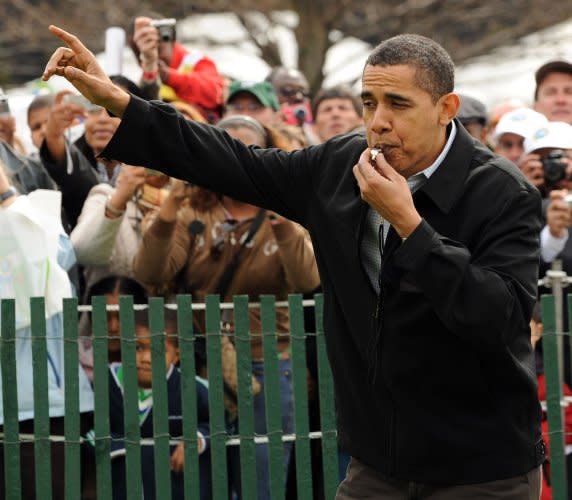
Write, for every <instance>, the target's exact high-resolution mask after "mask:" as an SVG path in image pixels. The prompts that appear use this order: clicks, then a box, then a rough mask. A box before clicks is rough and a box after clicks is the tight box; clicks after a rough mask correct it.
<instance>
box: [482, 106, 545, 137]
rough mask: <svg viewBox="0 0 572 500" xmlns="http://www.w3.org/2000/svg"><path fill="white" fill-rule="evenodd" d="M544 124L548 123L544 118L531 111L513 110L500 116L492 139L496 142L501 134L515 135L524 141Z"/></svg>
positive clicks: (527, 109)
mask: <svg viewBox="0 0 572 500" xmlns="http://www.w3.org/2000/svg"><path fill="white" fill-rule="evenodd" d="M545 123H548V120H547V119H546V117H545V116H544V115H543V114H541V113H538V112H537V111H534V110H533V109H530V108H518V109H513V110H512V111H508V112H506V113H505V114H504V115H502V116H501V118H500V120H499V122H498V123H497V126H496V127H495V131H494V133H493V139H494V140H495V141H497V140H498V138H499V137H500V136H501V135H503V134H516V135H520V136H521V137H524V138H525V139H526V138H528V137H529V136H530V135H532V133H533V132H534V131H535V130H537V129H539V128H541V127H542V126H543V125H544V124H545Z"/></svg>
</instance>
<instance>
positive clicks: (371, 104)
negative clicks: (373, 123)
mask: <svg viewBox="0 0 572 500" xmlns="http://www.w3.org/2000/svg"><path fill="white" fill-rule="evenodd" d="M362 106H363V107H364V108H373V107H374V106H375V103H374V102H373V101H363V102H362Z"/></svg>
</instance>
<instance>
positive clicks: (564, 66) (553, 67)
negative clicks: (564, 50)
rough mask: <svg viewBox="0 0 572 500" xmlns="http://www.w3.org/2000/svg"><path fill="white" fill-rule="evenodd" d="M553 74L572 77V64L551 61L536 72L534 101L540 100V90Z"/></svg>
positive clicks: (562, 61) (561, 60)
mask: <svg viewBox="0 0 572 500" xmlns="http://www.w3.org/2000/svg"><path fill="white" fill-rule="evenodd" d="M552 73H564V74H565V75H572V64H571V63H569V62H568V61H564V60H563V59H560V60H555V61H549V62H547V63H545V64H543V65H542V66H540V68H538V69H537V70H536V73H535V74H534V80H535V82H536V87H535V89H534V101H535V102H536V101H537V100H538V89H539V88H540V86H541V85H542V82H543V81H544V80H545V79H546V77H547V76H548V75H551V74H552Z"/></svg>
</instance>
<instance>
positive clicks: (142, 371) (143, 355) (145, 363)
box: [135, 325, 179, 389]
mask: <svg viewBox="0 0 572 500" xmlns="http://www.w3.org/2000/svg"><path fill="white" fill-rule="evenodd" d="M136 334H137V339H136V343H135V363H136V365H137V382H138V385H139V387H141V388H142V389H149V388H150V387H151V385H152V380H153V377H152V372H151V336H150V333H149V329H148V328H147V327H146V326H144V325H136ZM178 360H179V353H178V349H177V348H176V347H175V346H174V345H173V344H172V343H171V342H168V341H165V367H166V369H167V370H169V367H170V366H171V365H173V364H175V363H177V361H178Z"/></svg>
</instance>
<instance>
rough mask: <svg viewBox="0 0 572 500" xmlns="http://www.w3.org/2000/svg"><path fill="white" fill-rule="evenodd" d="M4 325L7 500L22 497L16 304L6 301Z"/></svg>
mask: <svg viewBox="0 0 572 500" xmlns="http://www.w3.org/2000/svg"><path fill="white" fill-rule="evenodd" d="M0 304H1V308H2V309H1V311H2V312H1V318H2V324H1V325H0V327H1V330H0V333H1V336H0V368H1V370H2V407H3V410H4V422H3V426H4V438H3V439H4V457H3V458H4V484H5V491H4V492H2V491H0V494H5V498H9V499H10V500H19V499H20V498H22V488H21V485H20V434H19V422H18V379H17V376H16V301H15V300H14V299H2V300H1V301H0Z"/></svg>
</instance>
